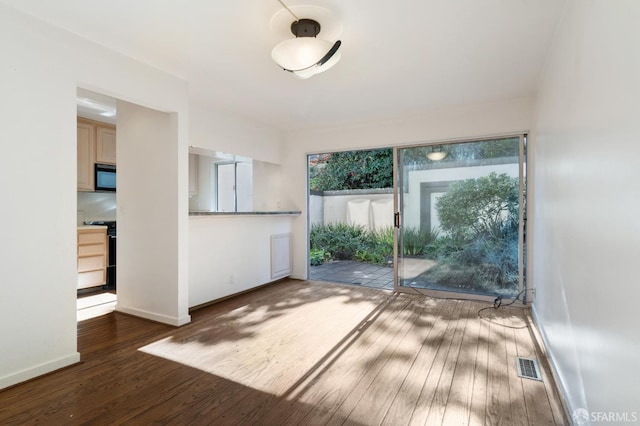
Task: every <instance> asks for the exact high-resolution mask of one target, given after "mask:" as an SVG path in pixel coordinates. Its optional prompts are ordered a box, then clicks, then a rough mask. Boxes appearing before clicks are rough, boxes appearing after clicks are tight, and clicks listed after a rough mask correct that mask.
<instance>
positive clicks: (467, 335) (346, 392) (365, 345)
mask: <svg viewBox="0 0 640 426" xmlns="http://www.w3.org/2000/svg"><path fill="white" fill-rule="evenodd" d="M484 306H486V304H484V303H480V302H470V301H455V300H434V299H429V298H425V297H422V296H416V295H406V294H394V293H390V292H385V291H380V290H376V289H370V288H362V287H355V286H353V287H352V286H347V285H332V284H327V283H314V282H306V281H295V280H287V281H282V282H279V283H276V284H273V285H271V286H268V287H264V288H261V289H259V290H256V291H254V292H250V293H247V294H243V295H240V296H238V297H235V298H232V299H229V300H226V301H223V302H220V303H218V304H215V305H212V306H209V307H206V308H203V309H199V310H197V311H194V312H192V320H193V322H192V323H191V324H188V325H186V326H184V327H181V328H173V327H170V326H165V325H162V324H157V323H153V322H149V321H145V320H142V319H138V318H135V317H131V316H127V315H123V314H120V313H117V312H115V313H113V312H112V313H109V314H107V315H103V316H100V317H97V318H93V319H89V320H85V321H81V322H79V323H78V345H79V351H80V353H81V356H82V362H81V363H80V364H77V365H75V366H71V367H68V368H66V369H63V370H60V371H57V372H54V373H51V374H48V375H46V376H43V377H40V378H37V379H34V380H31V381H29V382H26V383H23V384H20V385H17V386H14V387H12V388H9V389H5V390H3V391H0V424H1V425H30V424H44V425H65V424H91V425H115V424H132V425H148V424H175V425H188V424H194V425H201V424H202V425H208V424H212V425H214V424H215V425H226V424H247V425H253V424H257V425H289V424H292V425H293V424H313V425H316V424H317V425H322V424H348V425H377V424H388V425H409V424H411V425H413V424H429V425H432V424H433V425H441V424H444V425H467V424H474V425H484V424H487V425H499V424H502V425H547V424H548V425H555V424H567V423H568V422H567V420H566V418H565V417H564V415H563V411H562V409H561V405H560V402H559V399H558V396H557V393H556V390H555V385H554V384H553V381H552V378H551V376H550V374H549V367H548V365H547V362H546V360H545V359H544V356H543V354H542V353H540V350H539V349H538V347H537V345H536V344H535V341H534V340H533V339H532V335H531V330H530V328H529V327H527V325H528V324H529V322H530V318H529V312H528V311H527V310H525V309H520V308H504V309H500V310H498V311H494V310H490V311H484V312H483V316H487V317H488V319H489V321H487V320H484V319H481V318H479V317H478V314H477V312H478V310H479V309H481V308H482V307H484ZM505 325H507V326H509V327H505ZM516 355H519V356H525V357H534V358H537V359H538V360H540V361H541V367H542V370H543V376H544V381H542V382H538V381H533V380H529V379H522V378H519V377H518V376H517V375H516V371H515V359H514V357H515V356H516Z"/></svg>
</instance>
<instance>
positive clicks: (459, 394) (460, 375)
mask: <svg viewBox="0 0 640 426" xmlns="http://www.w3.org/2000/svg"><path fill="white" fill-rule="evenodd" d="M482 306H483V305H482V304H480V303H474V304H472V305H471V306H470V310H469V313H468V317H467V325H466V329H465V333H464V337H463V340H462V345H461V347H460V351H459V355H458V360H457V362H456V366H455V373H454V376H453V380H452V383H451V390H450V392H449V399H448V401H447V404H446V406H445V413H444V417H443V420H442V424H451V425H454V424H455V425H467V424H469V418H470V417H471V402H472V397H473V385H474V378H475V372H476V362H477V359H478V348H479V345H478V339H479V337H480V321H481V319H480V318H478V315H477V311H478V309H480V308H481V307H482Z"/></svg>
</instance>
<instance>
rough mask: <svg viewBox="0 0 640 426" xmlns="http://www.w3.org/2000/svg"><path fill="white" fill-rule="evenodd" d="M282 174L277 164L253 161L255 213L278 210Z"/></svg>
mask: <svg viewBox="0 0 640 426" xmlns="http://www.w3.org/2000/svg"><path fill="white" fill-rule="evenodd" d="M281 186H282V174H281V167H280V165H279V164H273V163H267V162H264V161H256V160H254V161H253V208H254V210H256V211H276V210H280V206H281V201H280V199H281V198H282V194H281V192H282V191H281Z"/></svg>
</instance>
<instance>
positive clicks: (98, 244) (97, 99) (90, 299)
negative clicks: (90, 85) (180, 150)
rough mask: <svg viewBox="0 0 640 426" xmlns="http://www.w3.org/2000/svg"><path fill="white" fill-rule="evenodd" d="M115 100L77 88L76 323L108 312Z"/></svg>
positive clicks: (112, 273) (112, 271)
mask: <svg viewBox="0 0 640 426" xmlns="http://www.w3.org/2000/svg"><path fill="white" fill-rule="evenodd" d="M116 103H117V101H116V99H114V98H111V97H109V96H106V95H102V94H100V93H96V92H92V91H89V90H85V89H82V88H77V91H76V105H77V114H76V116H77V166H78V174H77V176H78V180H77V211H76V213H77V218H76V219H77V226H78V235H77V265H78V283H77V296H78V297H77V318H78V321H81V320H84V319H88V318H92V317H94V316H98V315H102V314H104V313H108V312H111V311H113V310H114V308H115V304H116V301H117V296H116V236H117V231H116V215H117V214H116V213H117V203H116V170H117V169H116V165H117V161H116V132H117V130H116V117H117V114H116Z"/></svg>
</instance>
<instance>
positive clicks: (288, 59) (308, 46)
mask: <svg viewBox="0 0 640 426" xmlns="http://www.w3.org/2000/svg"><path fill="white" fill-rule="evenodd" d="M332 47H333V43H331V42H330V41H326V40H322V39H319V38H315V37H298V38H292V39H289V40H285V41H283V42H281V43H279V44H278V45H276V47H274V48H273V50H272V51H271V57H272V58H273V60H274V61H275V63H276V64H278V65H279V66H280V67H282V68H284V69H285V70H287V71H292V72H294V74H296V76H298V77H300V78H308V77H311V76H312V75H314V74H317V73H318V72H322V71H326V70H327V69H329V68H331V67H332V66H333V65H335V64H336V63H337V62H338V60H339V59H340V51H338V52H336V53H335V54H334V55H333V56H332V57H331V58H330V59H329V60H328V61H327V62H326V63H324V64H323V65H322V66H315V65H317V64H318V62H319V61H320V60H321V59H322V58H324V56H325V55H326V54H327V53H328V52H329V51H330V50H331V48H332Z"/></svg>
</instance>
